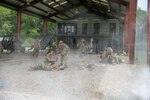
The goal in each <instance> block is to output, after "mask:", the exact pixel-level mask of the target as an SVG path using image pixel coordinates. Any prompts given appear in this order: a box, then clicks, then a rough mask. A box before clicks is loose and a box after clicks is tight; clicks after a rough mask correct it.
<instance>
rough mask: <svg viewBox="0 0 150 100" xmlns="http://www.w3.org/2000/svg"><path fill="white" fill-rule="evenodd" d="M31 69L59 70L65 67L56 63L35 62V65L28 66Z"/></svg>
mask: <svg viewBox="0 0 150 100" xmlns="http://www.w3.org/2000/svg"><path fill="white" fill-rule="evenodd" d="M30 68H31V69H32V70H45V71H59V70H64V69H65V67H64V66H62V65H56V64H53V65H51V64H44V65H42V64H37V65H35V66H31V67H30Z"/></svg>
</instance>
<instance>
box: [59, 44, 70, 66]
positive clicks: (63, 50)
mask: <svg viewBox="0 0 150 100" xmlns="http://www.w3.org/2000/svg"><path fill="white" fill-rule="evenodd" d="M58 47H59V53H60V54H61V65H63V66H65V67H67V59H68V55H69V52H70V48H69V46H68V45H67V44H65V43H63V42H62V41H60V42H59V45H58Z"/></svg>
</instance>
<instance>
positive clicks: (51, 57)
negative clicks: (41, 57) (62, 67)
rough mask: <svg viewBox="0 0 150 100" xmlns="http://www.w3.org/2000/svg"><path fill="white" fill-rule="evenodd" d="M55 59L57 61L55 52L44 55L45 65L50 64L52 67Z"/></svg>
mask: <svg viewBox="0 0 150 100" xmlns="http://www.w3.org/2000/svg"><path fill="white" fill-rule="evenodd" d="M57 59H58V57H57V55H56V53H55V51H51V52H49V53H48V54H47V55H46V60H45V64H46V63H50V64H51V65H53V64H54V63H55V62H56V61H57Z"/></svg>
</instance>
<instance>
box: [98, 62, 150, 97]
mask: <svg viewBox="0 0 150 100" xmlns="http://www.w3.org/2000/svg"><path fill="white" fill-rule="evenodd" d="M149 79H150V72H149V68H147V67H143V66H142V67H141V66H140V67H138V66H135V65H121V66H120V65H117V66H111V67H109V68H108V69H107V70H106V72H105V74H104V76H103V77H102V80H101V82H100V84H99V86H98V88H99V91H101V92H103V94H104V100H105V99H106V100H112V99H113V100H150V80H149Z"/></svg>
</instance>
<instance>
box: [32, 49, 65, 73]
mask: <svg viewBox="0 0 150 100" xmlns="http://www.w3.org/2000/svg"><path fill="white" fill-rule="evenodd" d="M64 68H65V67H64V66H62V65H61V64H60V61H59V60H58V55H57V54H56V52H55V51H54V50H51V51H50V52H49V53H48V54H47V55H46V60H45V61H44V64H43V65H42V64H38V65H35V66H33V67H31V69H33V70H46V71H51V70H52V71H53V70H56V71H58V70H63V69H64Z"/></svg>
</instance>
